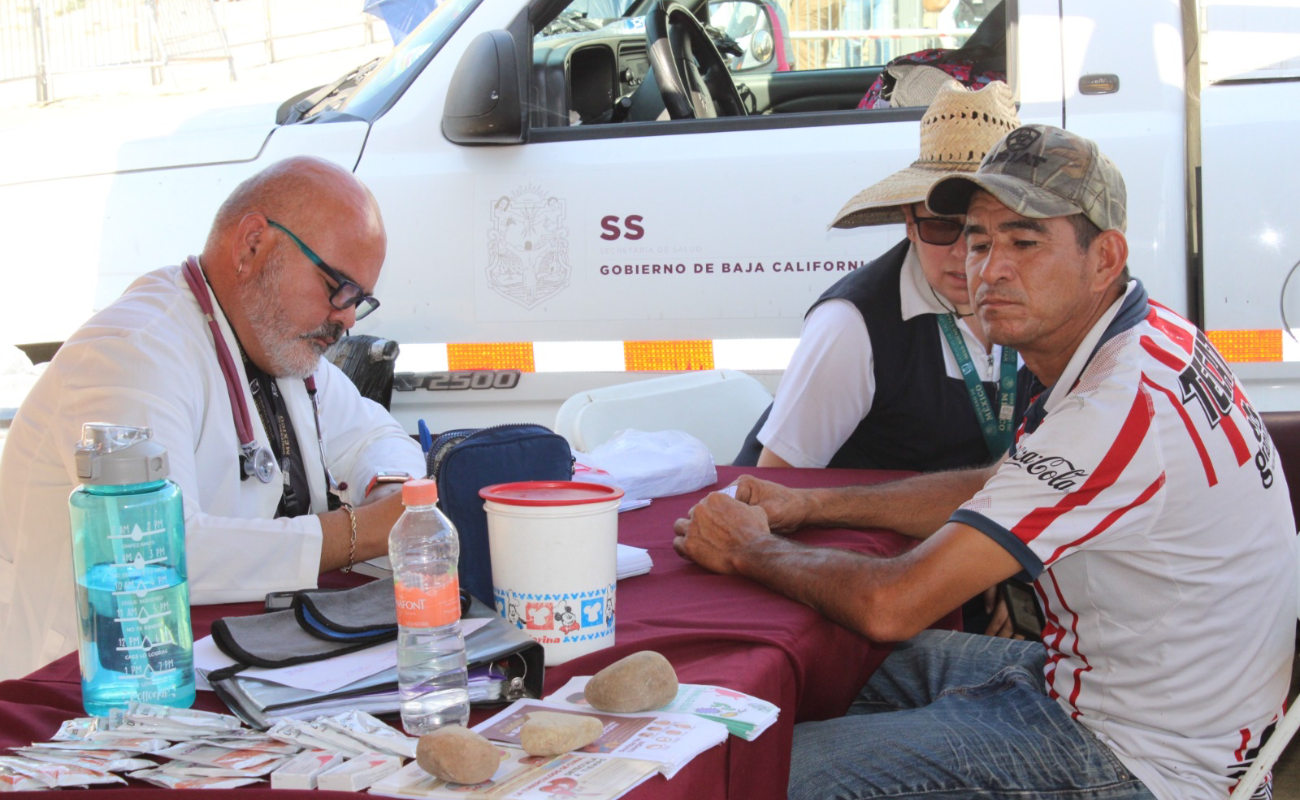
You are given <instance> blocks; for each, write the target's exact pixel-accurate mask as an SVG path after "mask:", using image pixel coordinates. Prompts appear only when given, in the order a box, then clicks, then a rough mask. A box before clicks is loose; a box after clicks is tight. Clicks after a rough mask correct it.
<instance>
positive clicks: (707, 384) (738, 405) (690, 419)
mask: <svg viewBox="0 0 1300 800" xmlns="http://www.w3.org/2000/svg"><path fill="white" fill-rule="evenodd" d="M771 402H772V395H771V394H770V393H769V392H768V391H767V389H766V388H765V387H764V386H763V384H762V383H760V382H759V381H758V380H757V379H756V378H753V377H751V376H749V375H746V374H745V373H743V372H739V371H737V370H727V369H721V370H711V371H708V372H687V373H682V374H680V375H669V376H666V377H663V378H651V379H649V380H644V381H634V382H632V383H623V384H619V385H617V386H607V387H604V388H601V389H592V390H591V391H587V392H579V393H578V394H575V395H573V396H572V397H570V398H569V399H568V400H565V401H564V405H562V406H560V410H559V413H557V414H556V416H555V432H556V433H558V434H560V435H561V436H563V437H564V438H565V439H568V440H569V444H570V445H571V446H572V447H573V449H574V450H578V451H580V452H584V453H585V452H590V451H591V449H592V448H593V447H595V446H596V445H598V444H600V443H602V442H604V441H607V440H608V439H610V438H612V437H613V436H614V434H616V433H618V432H619V431H622V430H626V429H628V428H631V429H633V430H638V431H647V432H651V431H664V430H676V431H685V432H687V433H689V434H690V435H692V436H694V437H695V438H697V439H699V440H700V441H701V442H704V445H705V447H707V448H709V452H710V453H712V454H713V460H714V462H715V463H718V464H730V463H731V461H732V459H734V458H735V457H736V454H737V453H739V452H740V446H741V445H742V444H744V442H745V436H746V435H748V433H749V429H750V428H751V427H752V426H753V424H754V420H756V419H758V415H759V414H761V413H763V409H765V408H767V406H768V404H769V403H771Z"/></svg>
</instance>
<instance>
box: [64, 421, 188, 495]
mask: <svg viewBox="0 0 1300 800" xmlns="http://www.w3.org/2000/svg"><path fill="white" fill-rule="evenodd" d="M74 457H75V461H76V464H77V477H78V478H80V479H81V480H82V482H84V483H87V484H91V485H96V486H127V485H130V484H135V483H152V482H153V481H160V480H162V479H164V478H166V477H167V475H168V473H169V471H170V465H169V464H168V462H167V448H165V447H163V446H162V445H160V444H158V443H157V442H155V441H153V430H152V429H151V428H133V427H131V426H128V425H114V424H112V423H107V422H87V423H85V424H84V425H82V426H81V441H79V442H77V446H76V448H75V451H74Z"/></svg>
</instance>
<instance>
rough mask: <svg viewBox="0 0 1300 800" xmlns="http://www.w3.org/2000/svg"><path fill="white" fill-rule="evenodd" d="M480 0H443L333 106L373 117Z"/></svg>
mask: <svg viewBox="0 0 1300 800" xmlns="http://www.w3.org/2000/svg"><path fill="white" fill-rule="evenodd" d="M480 2H482V0H443V2H441V3H439V4H438V7H437V8H436V9H434V11H433V13H432V14H430V15H429V16H428V17H426V18H425V20H424V22H423V23H421V24H420V27H418V28H416V29H415V30H414V31H412V32H411V35H410V36H407V37H406V38H405V39H403V40H402V42H401V44H399V45H397V46H396V47H394V48H393V51H392V52H391V53H389V54H388V55H387V56H386V57H385V58H384V59H383V60H382V61H380V62H379V64H378V66H376V67H375V68H374V69H373V70H371V71H370V74H369V75H367V76H366V78H365V80H363V81H362V82H361V83H360V84H359V85H358V86H357V87H356V89H355V90H353V91H352V93H351V95H350V96H349V97H348V98H347V99H346V100H345V101H344V102H343V103H342V104H341V105H338V106H337V107H336V108H337V110H339V111H342V112H344V113H346V114H347V115H348V116H351V117H359V118H362V119H374V118H376V117H378V116H379V115H380V114H382V113H383V112H384V111H385V110H387V109H388V107H389V106H390V105H392V103H393V101H394V100H395V99H397V97H398V96H400V95H401V94H402V92H404V91H405V90H406V87H407V86H409V85H410V84H411V81H413V80H415V76H416V75H419V74H420V71H421V70H423V69H424V67H425V65H427V64H428V63H429V60H430V59H432V58H433V57H434V55H436V54H437V52H438V51H439V50H441V49H442V46H443V45H444V44H445V43H446V42H447V40H448V39H450V38H451V35H452V34H453V33H455V31H456V29H457V28H458V27H460V24H461V22H463V21H464V20H465V18H466V17H468V16H469V14H470V12H471V11H473V10H474V8H475V7H476V6H478V4H479V3H480Z"/></svg>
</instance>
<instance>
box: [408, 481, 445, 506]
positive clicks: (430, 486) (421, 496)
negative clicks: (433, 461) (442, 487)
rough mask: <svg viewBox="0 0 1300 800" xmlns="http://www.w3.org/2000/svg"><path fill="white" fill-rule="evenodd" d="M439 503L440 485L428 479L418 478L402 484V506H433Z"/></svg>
mask: <svg viewBox="0 0 1300 800" xmlns="http://www.w3.org/2000/svg"><path fill="white" fill-rule="evenodd" d="M436 502H438V484H437V483H434V482H433V481H431V480H429V479H428V478H416V479H414V480H409V481H407V482H406V483H403V484H402V505H404V506H431V505H433V504H434V503H436Z"/></svg>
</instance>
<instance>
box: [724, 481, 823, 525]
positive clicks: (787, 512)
mask: <svg viewBox="0 0 1300 800" xmlns="http://www.w3.org/2000/svg"><path fill="white" fill-rule="evenodd" d="M735 487H736V493H735V498H736V499H737V500H739V501H740V502H742V503H746V504H748V505H751V506H760V507H761V508H762V509H763V511H764V512H766V515H767V518H766V522H767V527H768V528H770V529H771V530H772V531H773V532H774V533H792V532H794V531H797V530H799V529H800V528H802V527H803V526H804V525H806V524H807V520H808V512H809V498H808V493H807V492H804V491H801V490H799V489H790V488H788V487H785V486H782V485H781V484H779V483H772V482H771V481H765V480H761V479H759V478H755V477H754V476H752V475H741V476H740V477H739V478H738V479H737V480H736V483H735Z"/></svg>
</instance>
